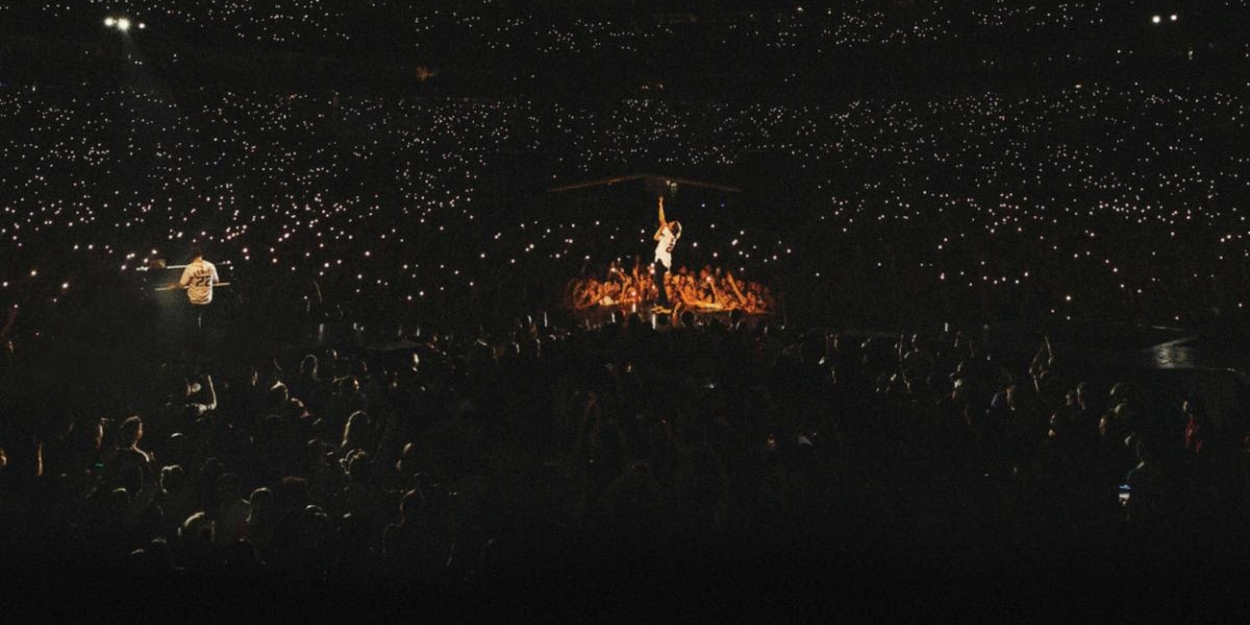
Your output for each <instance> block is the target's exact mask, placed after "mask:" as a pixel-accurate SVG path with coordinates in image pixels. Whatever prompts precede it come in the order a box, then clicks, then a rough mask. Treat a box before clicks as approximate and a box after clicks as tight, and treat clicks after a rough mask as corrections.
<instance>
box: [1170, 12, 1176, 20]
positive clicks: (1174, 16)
mask: <svg viewBox="0 0 1250 625" xmlns="http://www.w3.org/2000/svg"><path fill="white" fill-rule="evenodd" d="M1171 17H1172V21H1173V22H1175V21H1176V14H1175V13H1173V14H1172V16H1171Z"/></svg>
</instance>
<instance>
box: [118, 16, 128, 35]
mask: <svg viewBox="0 0 1250 625" xmlns="http://www.w3.org/2000/svg"><path fill="white" fill-rule="evenodd" d="M117 30H120V31H122V32H125V31H127V30H130V20H128V19H126V18H124V17H123V18H121V19H119V20H117Z"/></svg>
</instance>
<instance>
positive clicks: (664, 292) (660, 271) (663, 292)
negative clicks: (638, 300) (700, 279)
mask: <svg viewBox="0 0 1250 625" xmlns="http://www.w3.org/2000/svg"><path fill="white" fill-rule="evenodd" d="M667 271H668V269H667V268H666V267H665V266H664V263H662V262H660V261H658V260H657V261H655V290H656V291H659V293H660V305H661V306H663V307H665V308H668V307H669V303H668V289H666V288H664V274H665V272H667Z"/></svg>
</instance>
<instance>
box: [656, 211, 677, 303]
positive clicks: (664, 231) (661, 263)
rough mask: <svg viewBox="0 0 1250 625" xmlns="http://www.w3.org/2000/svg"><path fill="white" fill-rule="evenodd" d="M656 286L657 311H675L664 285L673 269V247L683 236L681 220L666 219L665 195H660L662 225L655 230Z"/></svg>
mask: <svg viewBox="0 0 1250 625" xmlns="http://www.w3.org/2000/svg"><path fill="white" fill-rule="evenodd" d="M652 238H654V239H655V241H656V244H655V288H656V290H657V291H658V292H659V295H660V299H659V305H657V306H656V312H660V313H664V314H668V313H671V312H673V310H672V304H670V303H669V300H668V291H667V289H666V288H665V287H664V274H665V273H666V272H668V271H671V270H672V269H673V247H675V246H676V245H677V239H680V238H681V222H679V221H667V220H665V219H664V196H663V195H661V196H660V227H659V229H658V230H656V231H655V236H654V237H652Z"/></svg>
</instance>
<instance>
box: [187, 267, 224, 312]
mask: <svg viewBox="0 0 1250 625" xmlns="http://www.w3.org/2000/svg"><path fill="white" fill-rule="evenodd" d="M217 282H218V279H217V267H216V266H214V265H213V264H212V263H210V262H208V261H206V260H200V261H198V262H194V263H191V264H189V265H187V268H186V269H183V270H182V279H181V280H179V281H178V284H181V285H182V286H184V287H186V289H187V299H188V300H190V301H191V303H192V304H195V305H197V306H203V305H205V304H209V303H211V302H212V301H213V285H214V284H216V283H217Z"/></svg>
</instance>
